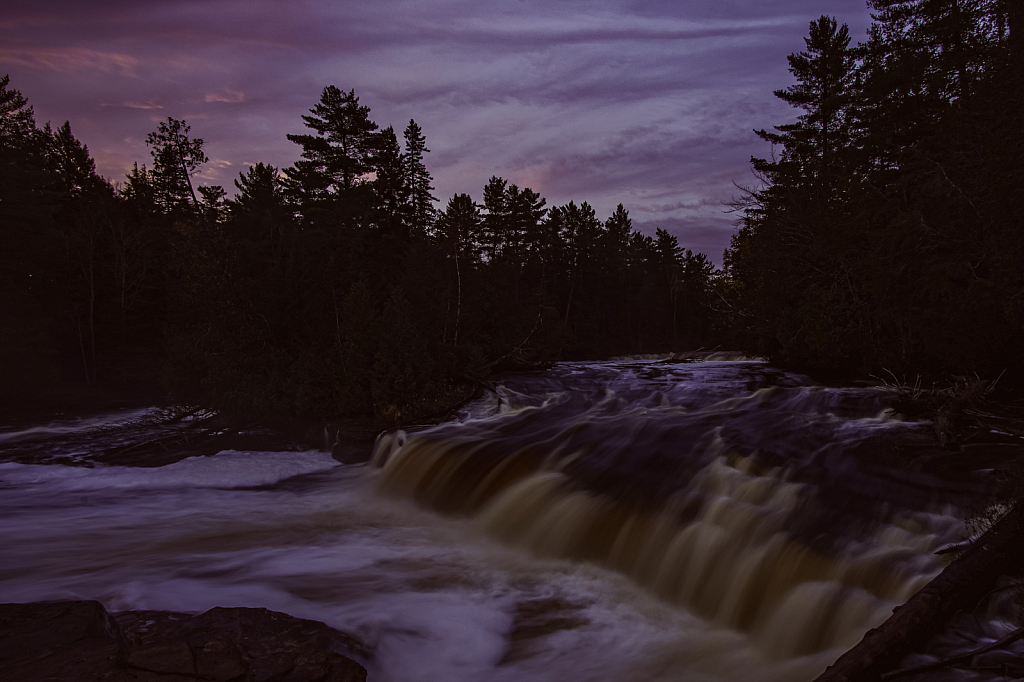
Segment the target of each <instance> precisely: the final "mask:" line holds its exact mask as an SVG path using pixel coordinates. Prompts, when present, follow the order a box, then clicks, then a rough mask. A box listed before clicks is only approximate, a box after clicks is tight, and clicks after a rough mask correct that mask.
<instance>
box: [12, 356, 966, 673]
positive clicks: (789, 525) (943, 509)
mask: <svg viewBox="0 0 1024 682" xmlns="http://www.w3.org/2000/svg"><path fill="white" fill-rule="evenodd" d="M885 404H886V395H885V394H884V393H883V392H881V391H879V390H877V389H867V388H865V389H849V388H826V387H821V386H816V385H814V384H812V382H810V381H809V380H807V379H805V378H803V377H799V376H796V375H792V374H787V373H784V372H780V371H778V370H774V369H772V368H770V367H768V366H766V365H764V364H763V363H758V362H704V363H693V364H675V365H668V364H662V363H657V362H635V361H634V362H628V361H622V362H611V363H581V364H563V365H559V366H557V367H556V368H554V369H552V370H551V371H549V372H546V373H544V374H542V375H536V376H525V375H524V376H519V377H512V378H506V379H504V380H502V381H500V382H497V383H496V385H495V386H494V387H493V390H492V391H489V392H487V394H486V395H485V396H484V397H482V398H481V399H480V400H478V401H476V402H474V403H473V404H471V405H469V406H467V407H466V409H465V411H464V413H463V414H462V415H460V417H459V418H458V419H457V420H455V421H453V422H451V423H447V424H442V425H439V426H435V427H431V428H426V429H421V430H417V431H414V432H408V433H405V432H397V433H391V434H385V435H383V436H382V437H381V438H380V439H379V440H378V444H377V446H376V449H375V451H374V454H373V461H372V462H371V464H369V465H341V464H339V463H338V462H336V461H334V460H333V459H331V457H330V456H329V455H328V454H326V453H322V452H315V451H311V452H235V451H225V452H221V453H219V454H217V455H215V456H212V457H194V458H189V459H185V460H182V461H180V462H176V463H174V464H169V465H166V466H163V467H154V468H145V469H143V468H125V467H101V466H97V467H93V468H88V467H84V466H67V465H65V464H63V463H60V460H54V459H52V458H48V457H46V456H45V451H46V449H47V443H48V442H49V441H48V440H47V439H48V438H50V439H52V438H59V439H67V438H68V437H69V435H68V433H69V432H68V430H67V429H66V428H63V427H61V428H58V427H59V426H60V425H50V426H45V425H36V426H31V425H30V426H26V425H21V426H19V427H18V430H17V433H19V434H22V435H18V436H13V435H12V436H8V438H9V439H11V440H14V438H17V441H18V444H19V461H18V462H6V463H2V464H0V515H2V517H3V519H4V523H3V524H0V546H2V547H3V548H4V550H3V557H2V560H0V600H3V601H16V602H22V601H33V600H42V599H80V598H90V599H99V600H100V601H102V602H103V603H104V604H105V605H106V607H107V608H108V609H109V610H125V609H143V608H152V609H172V610H184V611H203V610H205V609H208V608H211V607H213V606H262V607H267V608H271V609H275V610H279V611H284V612H286V613H290V614H292V615H296V616H299V617H305V618H313V619H316V620H321V621H323V622H325V623H327V624H329V625H331V626H333V627H336V628H339V629H341V630H344V631H346V632H350V633H352V634H353V635H355V636H356V637H358V638H359V639H361V640H362V641H363V642H364V643H365V646H366V649H367V655H366V657H365V659H364V661H363V662H364V664H365V665H366V666H367V668H368V670H369V672H370V676H371V679H374V680H396V681H398V680H439V681H440V680H537V681H542V680H552V681H554V680H558V681H559V682H564V681H565V680H595V681H598V680H807V679H811V678H813V677H814V676H815V675H816V674H817V673H818V672H820V671H821V670H823V669H824V668H825V666H826V665H828V664H829V663H830V662H831V661H832V660H834V659H835V658H836V657H837V656H838V655H839V654H840V653H841V652H842V651H843V650H845V649H846V648H848V647H849V646H851V645H852V644H854V643H856V642H857V641H858V640H859V639H860V637H861V636H862V635H863V633H864V631H865V630H866V629H868V628H869V627H872V626H874V625H876V624H878V623H879V622H881V621H882V620H884V619H885V618H886V617H887V616H888V615H889V613H890V612H891V610H892V608H893V607H894V606H895V605H896V604H898V603H900V602H902V601H905V600H906V599H907V598H908V597H909V596H910V595H911V594H913V592H914V591H915V590H917V589H919V588H920V587H921V586H922V585H923V584H924V583H925V582H926V581H927V580H928V579H930V578H931V577H932V576H933V575H935V574H936V573H937V572H938V571H939V570H941V568H942V566H941V564H940V563H939V561H941V559H940V558H936V557H935V556H934V555H933V552H934V551H935V550H936V549H938V548H940V547H942V546H944V545H946V544H948V543H950V542H954V541H957V540H958V539H960V537H961V535H962V532H963V523H962V520H961V513H960V512H959V511H958V510H957V509H956V508H954V507H952V506H947V503H948V501H949V500H953V501H956V500H958V499H964V500H966V499H968V498H969V496H970V495H971V494H972V493H973V492H974V491H975V490H976V488H977V485H976V484H973V483H972V482H971V481H969V480H962V481H959V482H949V481H943V480H939V479H936V478H934V477H930V476H926V475H924V474H909V473H907V472H906V471H901V470H897V469H895V468H894V467H892V459H893V447H894V444H895V443H897V442H898V438H899V436H900V435H902V434H904V433H906V431H907V430H908V429H910V428H913V427H912V426H909V425H906V424H903V423H901V422H899V421H896V420H894V419H892V418H891V417H889V416H887V415H886V413H885ZM133 416H137V415H134V414H133ZM104 424H106V422H104ZM65 426H66V425H65ZM31 429H35V430H34V431H32V432H31V433H27V432H28V431H29V430H31ZM47 429H49V431H47ZM7 433H9V434H13V433H15V430H9V431H7ZM90 433H92V434H93V435H91V436H90V437H89V438H87V439H83V442H85V441H87V442H88V443H90V445H89V447H93V448H96V449H97V451H98V450H99V449H100V448H101V447H102V446H103V441H102V438H100V437H98V436H96V435H95V433H94V432H90ZM109 437H110V438H114V439H117V438H121V437H122V436H118V435H117V433H116V432H111V435H110V436H109ZM27 442H30V443H36V445H37V446H38V448H39V450H40V457H39V460H38V461H40V462H46V463H42V464H32V463H25V451H26V450H25V449H26V447H29V446H28V445H26V443H27ZM60 442H62V443H64V442H66V441H65V440H61V441H60ZM62 447H63V446H62ZM87 449H88V448H84V449H83V448H78V449H77V450H74V452H75V456H74V458H75V461H78V462H81V461H88V456H89V453H88V452H87ZM65 450H68V448H66V447H65Z"/></svg>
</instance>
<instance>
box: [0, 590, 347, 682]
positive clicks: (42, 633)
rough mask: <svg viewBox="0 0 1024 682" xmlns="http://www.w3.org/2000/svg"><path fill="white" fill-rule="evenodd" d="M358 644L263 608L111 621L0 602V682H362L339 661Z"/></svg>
mask: <svg viewBox="0 0 1024 682" xmlns="http://www.w3.org/2000/svg"><path fill="white" fill-rule="evenodd" d="M359 646H360V645H359V643H358V642H357V641H356V640H354V639H353V638H351V637H349V636H348V635H346V634H344V633H342V632H338V631H337V630H334V629H332V628H329V627H327V626H326V625H324V624H323V623H318V622H316V621H312V620H302V619H300V618H293V617H291V616H287V615H285V614H283V613H277V612H274V611H269V610H267V609H249V608H214V609H210V610H209V611H207V612H206V613H203V614H201V615H198V616H197V615H193V614H188V613H176V612H171V611H124V612H121V613H115V614H110V613H108V612H107V611H106V609H104V608H103V605H102V604H100V603H99V602H98V601H62V602H37V603H31V604H0V680H3V681H4V682H7V681H8V680H9V681H11V682H15V681H19V682H35V681H39V682H42V681H43V680H59V681H60V682H79V681H81V682H86V681H89V682H91V681H93V680H104V681H109V682H127V681H128V680H132V681H138V682H143V681H144V682H191V681H193V680H214V681H217V682H228V681H233V680H237V681H242V680H244V681H246V682H364V681H365V680H366V670H365V669H364V668H363V666H361V665H360V664H359V663H357V662H355V661H354V660H352V659H351V658H349V657H347V656H345V655H343V654H342V653H340V652H342V651H344V652H347V653H354V654H355V653H357V652H358V651H359Z"/></svg>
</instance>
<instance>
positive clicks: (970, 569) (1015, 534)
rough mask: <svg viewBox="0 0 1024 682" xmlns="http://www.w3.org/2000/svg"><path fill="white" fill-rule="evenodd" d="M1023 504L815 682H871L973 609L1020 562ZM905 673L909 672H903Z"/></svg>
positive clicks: (1022, 556) (1023, 557)
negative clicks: (953, 617)
mask: <svg viewBox="0 0 1024 682" xmlns="http://www.w3.org/2000/svg"><path fill="white" fill-rule="evenodd" d="M1022 537H1024V503H1021V504H1017V505H1015V506H1014V507H1013V509H1011V510H1010V511H1009V512H1008V513H1007V514H1006V515H1005V516H1003V517H1002V518H1001V519H999V521H997V522H996V523H995V524H994V525H993V526H992V527H991V528H990V529H989V530H988V531H987V532H986V533H984V534H983V535H982V536H981V537H980V538H978V539H977V540H976V541H975V542H974V543H973V544H971V546H970V547H968V548H967V549H966V550H965V551H964V553H963V554H961V555H960V557H958V558H957V559H956V560H955V561H954V562H953V563H951V564H950V565H949V566H947V567H946V568H945V569H944V570H943V571H942V573H940V574H939V575H938V576H936V577H935V578H934V579H933V580H932V581H931V582H930V583H928V584H927V585H925V586H924V588H922V589H921V591H920V592H918V593H917V594H915V595H914V596H913V597H911V598H910V599H909V600H908V601H907V603H906V604H904V605H903V606H899V607H897V608H896V609H894V610H893V615H892V616H891V617H890V618H889V619H888V620H887V621H885V622H884V623H882V624H881V625H879V626H878V627H877V628H875V629H873V630H869V631H868V633H867V634H865V635H864V638H863V639H862V640H861V641H860V643H858V644H857V645H856V646H854V647H853V648H852V649H850V650H849V651H847V652H846V653H845V654H843V655H842V656H840V657H839V660H837V661H836V662H835V663H834V664H833V665H831V666H830V667H829V668H828V669H827V670H825V672H824V673H822V674H821V675H820V676H818V678H817V679H816V680H815V682H877V681H878V680H880V679H883V675H884V674H885V673H886V672H889V671H893V670H895V669H896V668H897V666H899V664H900V661H901V660H902V659H903V657H904V656H906V655H907V654H909V653H911V652H912V651H914V650H915V649H918V648H920V647H922V646H924V645H925V644H926V643H927V642H928V640H929V639H931V637H932V636H934V635H935V634H937V633H938V632H940V631H941V630H942V628H943V627H945V625H946V623H947V621H949V619H950V618H951V617H952V616H953V615H954V614H956V613H957V612H959V611H964V610H968V609H971V608H974V606H976V605H977V604H978V602H979V601H980V600H981V599H982V598H983V597H984V596H985V595H986V594H988V593H989V591H990V590H991V589H992V585H993V583H995V581H996V580H997V579H998V578H999V576H1000V575H1002V574H1004V573H1007V572H1013V571H1015V570H1017V569H1019V567H1020V565H1021V563H1022V561H1024V542H1022V541H1021V538H1022ZM908 674H909V673H908Z"/></svg>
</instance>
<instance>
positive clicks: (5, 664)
mask: <svg viewBox="0 0 1024 682" xmlns="http://www.w3.org/2000/svg"><path fill="white" fill-rule="evenodd" d="M123 644H124V643H123V641H122V639H121V637H120V633H119V631H118V627H117V623H116V622H115V621H114V619H113V618H112V617H111V616H110V614H108V613H107V612H106V610H104V608H103V606H102V605H101V604H100V603H99V602H96V601H76V602H45V603H36V604H0V680H4V681H5V682H6V681H7V680H11V681H13V680H22V681H26V682H28V681H30V680H46V679H52V680H79V679H80V680H94V679H101V678H102V677H103V675H104V673H106V672H107V671H110V670H113V669H115V668H116V667H117V666H118V664H119V663H120V660H123V659H122V657H123V653H124V651H123Z"/></svg>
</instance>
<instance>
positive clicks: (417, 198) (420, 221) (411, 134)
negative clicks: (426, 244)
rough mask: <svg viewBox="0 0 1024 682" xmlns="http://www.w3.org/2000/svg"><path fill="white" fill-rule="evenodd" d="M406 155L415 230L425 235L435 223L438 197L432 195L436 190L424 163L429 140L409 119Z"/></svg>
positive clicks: (409, 196) (405, 168) (407, 183)
mask: <svg viewBox="0 0 1024 682" xmlns="http://www.w3.org/2000/svg"><path fill="white" fill-rule="evenodd" d="M404 136H405V153H404V154H403V155H402V164H403V166H404V170H405V185H406V188H407V189H406V191H407V193H408V201H409V207H410V209H411V210H410V213H411V217H412V225H413V229H415V230H416V231H417V232H420V233H423V232H426V231H428V230H429V229H430V226H431V224H432V223H433V221H434V217H435V213H436V209H435V208H434V202H435V201H437V197H434V196H433V195H431V192H432V191H433V190H434V188H433V186H432V185H431V184H430V183H431V181H432V179H431V177H430V171H428V170H427V166H426V164H425V163H424V160H423V155H424V154H426V153H429V152H430V150H429V149H427V139H426V137H424V135H423V130H422V129H421V128H420V127H419V125H417V123H416V121H414V120H412V119H409V125H408V126H406V128H405V133H404Z"/></svg>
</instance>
